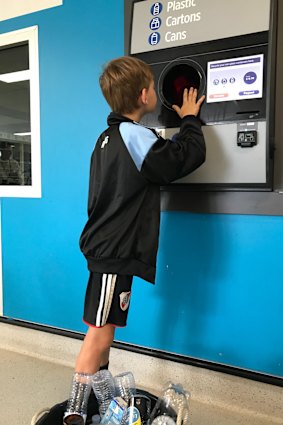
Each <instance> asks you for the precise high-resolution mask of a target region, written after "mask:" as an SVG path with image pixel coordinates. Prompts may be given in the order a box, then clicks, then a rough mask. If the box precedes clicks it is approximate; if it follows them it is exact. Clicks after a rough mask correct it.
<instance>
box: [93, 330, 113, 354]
mask: <svg viewBox="0 0 283 425" xmlns="http://www.w3.org/2000/svg"><path fill="white" fill-rule="evenodd" d="M114 331H115V328H114V326H112V325H105V326H103V327H102V328H89V331H88V336H89V337H90V342H91V345H93V347H94V348H95V349H96V350H98V351H100V352H104V351H106V350H108V349H109V348H110V347H111V345H112V343H113V339H114Z"/></svg>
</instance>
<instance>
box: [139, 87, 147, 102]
mask: <svg viewBox="0 0 283 425" xmlns="http://www.w3.org/2000/svg"><path fill="white" fill-rule="evenodd" d="M140 99H141V102H142V104H143V105H147V104H148V100H147V89H146V88H144V89H142V91H141V95H140Z"/></svg>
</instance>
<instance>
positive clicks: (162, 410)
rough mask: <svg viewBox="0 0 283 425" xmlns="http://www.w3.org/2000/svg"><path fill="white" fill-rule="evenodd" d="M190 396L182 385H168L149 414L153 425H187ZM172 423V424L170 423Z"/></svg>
mask: <svg viewBox="0 0 283 425" xmlns="http://www.w3.org/2000/svg"><path fill="white" fill-rule="evenodd" d="M189 398H190V394H189V393H188V392H187V391H185V390H184V388H183V387H182V385H180V384H173V383H171V382H170V383H168V384H167V385H166V388H165V389H164V390H163V393H162V396H161V397H159V398H158V400H157V402H156V405H155V407H154V409H153V411H152V413H151V416H150V421H151V423H152V424H153V425H165V424H167V425H173V423H175V424H177V425H188V424H189ZM172 421H173V422H172Z"/></svg>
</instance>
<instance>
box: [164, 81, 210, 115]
mask: <svg viewBox="0 0 283 425" xmlns="http://www.w3.org/2000/svg"><path fill="white" fill-rule="evenodd" d="M197 95H198V91H197V89H194V88H193V87H191V88H190V90H188V89H185V90H184V93H183V105H182V106H181V108H180V107H179V106H177V105H172V108H173V109H174V111H176V112H177V114H178V115H179V117H180V118H184V117H185V116H186V115H194V116H195V117H196V116H197V115H198V113H199V110H200V107H201V105H202V103H203V101H204V99H205V96H202V97H201V98H200V99H199V100H198V101H197Z"/></svg>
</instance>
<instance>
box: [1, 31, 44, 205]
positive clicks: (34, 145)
mask: <svg viewBox="0 0 283 425" xmlns="http://www.w3.org/2000/svg"><path fill="white" fill-rule="evenodd" d="M23 41H27V42H28V46H29V71H30V124H31V175H32V184H31V185H29V186H20V185H17V186H4V185H0V197H13V198H41V196H42V190H41V156H40V96H39V58H38V27H37V26H33V27H29V28H25V29H22V30H17V31H12V32H9V33H4V34H0V47H2V46H7V47H9V45H10V44H15V43H20V42H23Z"/></svg>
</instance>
